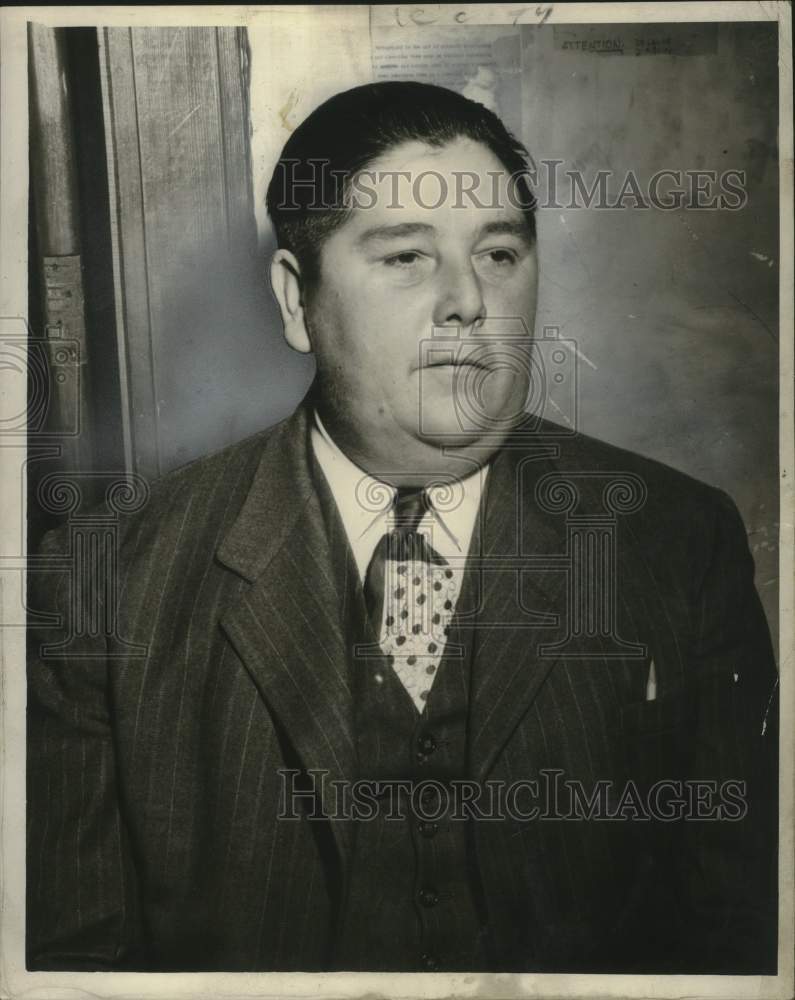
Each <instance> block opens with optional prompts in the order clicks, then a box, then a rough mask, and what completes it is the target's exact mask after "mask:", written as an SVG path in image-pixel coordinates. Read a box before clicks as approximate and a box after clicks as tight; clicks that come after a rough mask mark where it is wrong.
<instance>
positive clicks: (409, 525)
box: [392, 486, 429, 538]
mask: <svg viewBox="0 0 795 1000" xmlns="http://www.w3.org/2000/svg"><path fill="white" fill-rule="evenodd" d="M428 503H429V500H428V495H427V493H426V492H425V490H424V489H417V488H416V487H414V486H401V487H399V489H398V491H397V493H396V494H395V499H394V501H393V504H392V510H393V512H394V524H395V527H394V532H395V533H396V534H398V535H400V536H401V537H403V538H405V537H406V536H407V535H413V534H414V533H415V532H416V531H417V528H418V527H419V526H420V521H421V520H422V519H423V517H424V516H425V512H426V511H427V510H428Z"/></svg>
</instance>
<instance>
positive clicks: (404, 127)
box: [266, 81, 535, 280]
mask: <svg viewBox="0 0 795 1000" xmlns="http://www.w3.org/2000/svg"><path fill="white" fill-rule="evenodd" d="M459 138H467V139H472V140H473V141H475V142H479V143H482V144H483V145H484V146H486V147H487V148H488V149H489V150H491V152H492V153H493V154H494V155H495V156H496V157H497V159H498V160H499V161H500V162H501V163H502V165H503V166H504V167H505V169H506V170H507V171H508V173H509V174H510V175H512V176H515V177H516V178H517V179H516V185H517V190H518V192H519V193H520V195H521V204H522V206H523V207H524V211H525V217H526V220H527V224H528V228H529V230H530V233H531V236H534V235H535V217H534V214H533V210H534V206H535V200H534V197H533V195H532V192H531V191H530V186H529V183H528V180H527V172H528V162H529V154H528V152H527V150H526V149H525V147H524V146H523V145H522V144H521V143H520V142H519V140H518V139H516V137H515V136H513V135H512V134H511V133H510V132H509V131H508V129H507V128H506V127H505V126H504V125H503V123H502V122H501V121H500V119H499V118H498V117H497V115H495V114H494V112H493V111H489V109H488V108H485V107H484V106H483V105H482V104H478V103H476V102H475V101H471V100H469V98H467V97H463V96H462V95H461V94H458V93H456V92H455V91H452V90H447V89H446V88H445V87H437V86H433V85H432V84H428V83H416V82H410V81H406V82H401V81H388V82H383V83H371V84H365V85H364V86H361V87H354V88H353V89H351V90H346V91H343V92H342V93H340V94H335V95H334V97H331V98H329V99H328V100H327V101H325V102H324V103H323V104H321V105H320V106H319V107H317V108H316V109H315V110H314V111H313V112H312V113H311V114H310V115H309V116H308V117H307V118H306V119H305V120H304V121H303V122H302V123H301V124H300V125H299V126H298V128H297V129H296V130H295V131H294V132H293V134H292V135H291V136H290V138H289V139H288V140H287V143H286V145H285V147H284V149H283V150H282V155H281V157H280V158H279V162H278V163H277V164H276V167H275V169H274V172H273V177H272V178H271V181H270V184H269V185H268V193H267V199H266V202H267V208H268V214H269V216H270V218H271V221H272V223H273V227H274V230H275V232H276V240H277V243H278V245H279V246H280V247H283V248H284V249H286V250H290V251H292V253H294V254H295V256H296V257H297V259H298V261H299V262H300V264H301V266H302V268H303V269H304V271H305V276H306V277H307V279H309V280H313V279H316V278H317V276H318V269H319V260H320V247H321V245H322V243H323V241H324V240H325V239H327V238H328V237H329V236H330V235H331V233H333V232H334V230H335V229H337V228H338V227H339V226H340V225H342V223H343V222H344V221H345V219H346V218H347V215H348V212H349V206H348V205H347V204H346V198H347V195H348V193H349V191H350V185H351V181H352V179H353V178H354V177H355V176H356V175H357V174H358V173H359V172H360V171H362V170H365V169H366V168H367V167H368V166H369V165H370V164H371V163H372V162H373V161H374V160H376V159H378V157H380V156H382V155H384V154H385V153H387V152H388V151H389V150H391V149H392V148H393V147H395V146H397V145H400V144H401V143H404V142H411V141H419V142H424V143H426V144H427V145H429V146H435V147H439V146H444V145H446V144H447V143H448V142H451V141H453V140H454V139H459Z"/></svg>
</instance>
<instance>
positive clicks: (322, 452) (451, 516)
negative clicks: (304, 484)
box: [310, 411, 488, 580]
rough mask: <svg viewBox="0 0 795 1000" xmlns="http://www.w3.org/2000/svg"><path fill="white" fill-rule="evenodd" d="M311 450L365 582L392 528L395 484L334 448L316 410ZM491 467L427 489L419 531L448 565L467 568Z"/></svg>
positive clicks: (311, 435)
mask: <svg viewBox="0 0 795 1000" xmlns="http://www.w3.org/2000/svg"><path fill="white" fill-rule="evenodd" d="M310 439H311V442H312V448H313V450H314V452H315V457H316V458H317V461H318V464H319V465H320V468H321V470H322V472H323V475H324V476H325V477H326V481H327V482H328V485H329V488H330V490H331V493H332V496H333V497H334V502H335V503H336V505H337V509H338V511H339V513H340V517H341V519H342V523H343V526H344V527H345V533H346V534H347V536H348V542H349V543H350V546H351V550H352V551H353V556H354V559H355V560H356V566H357V568H358V570H359V576H360V577H361V579H362V580H364V577H365V574H366V572H367V567H368V565H369V563H370V559H371V557H372V554H373V551H374V550H375V547H376V545H377V544H378V540H379V539H380V538H381V536H382V535H383V534H384V532H385V531H388V530H389V529H390V528H391V526H392V514H391V509H392V503H393V500H394V496H395V493H396V492H397V491H396V490H395V487H394V486H390V485H389V484H388V483H384V482H382V481H381V480H380V479H375V478H374V477H373V476H370V475H368V473H366V472H365V471H364V470H363V469H360V468H359V466H358V465H356V464H355V463H354V462H352V461H351V460H350V459H349V458H348V456H347V455H345V454H344V452H343V451H342V450H341V449H340V448H339V447H338V446H337V445H336V444H335V442H334V440H333V439H332V437H331V435H330V434H329V433H328V431H327V430H326V428H325V426H324V425H323V422H322V420H321V419H320V415H319V414H318V413H317V411H315V415H314V422H313V425H312V428H311V431H310ZM487 474H488V466H483V467H482V468H480V469H477V470H476V471H475V472H473V473H472V475H470V476H467V477H466V479H456V480H450V481H449V482H447V483H442V484H437V485H434V486H431V487H429V489H428V498H429V500H430V508H431V509H430V510H429V511H428V512H427V513H426V514H425V516H424V517H423V519H422V521H421V522H420V526H419V531H420V532H422V533H423V534H425V535H426V537H428V540H429V542H430V544H431V545H432V546H433V548H434V549H435V550H436V551H437V552H438V553H439V555H441V556H443V557H444V558H445V559H446V560H447V561H448V562H449V563H451V564H453V565H455V564H458V565H459V566H463V562H464V560H465V559H466V555H467V552H468V550H469V544H470V542H471V540H472V532H473V530H474V527H475V519H476V518H477V513H478V508H479V507H480V500H481V496H482V493H483V488H484V486H485V483H486V476H487Z"/></svg>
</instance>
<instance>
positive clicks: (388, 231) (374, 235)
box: [356, 222, 436, 244]
mask: <svg viewBox="0 0 795 1000" xmlns="http://www.w3.org/2000/svg"><path fill="white" fill-rule="evenodd" d="M435 232H436V229H435V227H434V226H430V225H428V224H427V223H426V222H400V223H397V224H395V225H394V226H374V227H373V228H372V229H365V231H364V232H363V233H361V234H360V235H359V236H357V237H356V242H357V243H359V244H362V243H371V242H374V241H376V240H395V239H399V238H400V237H401V236H432V235H433V234H434V233H435Z"/></svg>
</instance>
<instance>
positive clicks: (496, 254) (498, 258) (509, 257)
mask: <svg viewBox="0 0 795 1000" xmlns="http://www.w3.org/2000/svg"><path fill="white" fill-rule="evenodd" d="M486 257H487V258H488V260H489V261H490V262H491V263H492V264H501V265H510V264H515V263H516V254H515V253H514V252H513V251H512V250H506V249H505V248H504V247H497V248H496V249H494V250H487V251H486Z"/></svg>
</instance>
